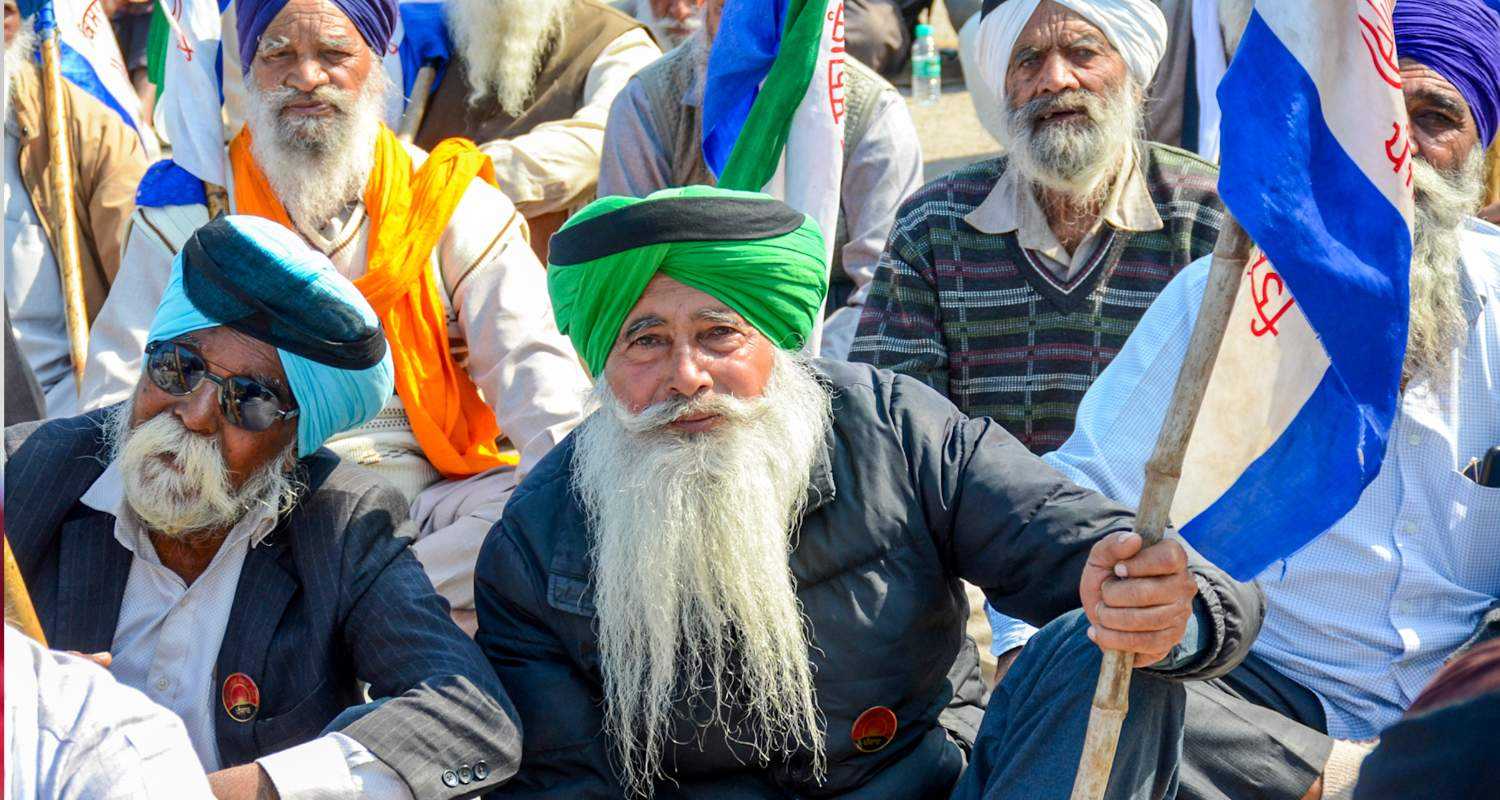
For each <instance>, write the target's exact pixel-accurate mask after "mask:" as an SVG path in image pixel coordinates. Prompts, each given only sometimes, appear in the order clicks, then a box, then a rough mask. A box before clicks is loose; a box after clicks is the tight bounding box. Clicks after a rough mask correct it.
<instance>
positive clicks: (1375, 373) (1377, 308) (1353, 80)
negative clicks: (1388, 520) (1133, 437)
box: [1172, 0, 1412, 579]
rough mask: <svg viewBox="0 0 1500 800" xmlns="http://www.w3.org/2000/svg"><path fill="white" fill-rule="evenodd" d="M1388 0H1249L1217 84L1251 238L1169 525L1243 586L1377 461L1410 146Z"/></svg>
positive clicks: (1400, 286)
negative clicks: (1245, 22)
mask: <svg viewBox="0 0 1500 800" xmlns="http://www.w3.org/2000/svg"><path fill="white" fill-rule="evenodd" d="M1394 4H1395V0H1347V1H1346V2H1337V3H1308V2H1306V0H1258V2H1256V4H1255V11H1254V13H1253V15H1252V16H1251V18H1250V23H1249V27H1248V28H1247V29H1246V31H1245V35H1244V38H1243V39H1242V40H1241V42H1240V46H1239V50H1238V51H1237V52H1236V54H1235V58H1234V62H1233V64H1232V65H1231V66H1230V68H1229V71H1228V73H1227V74H1226V75H1225V77H1224V80H1223V82H1222V83H1221V84H1220V85H1219V89H1218V100H1219V106H1220V108H1221V110H1222V114H1223V120H1224V124H1223V126H1222V128H1221V131H1220V134H1221V147H1222V158H1223V163H1222V171H1221V172H1220V177H1219V193H1220V195H1221V196H1222V197H1223V199H1224V203H1225V205H1226V206H1227V207H1228V208H1229V210H1230V211H1231V212H1232V213H1233V214H1234V217H1235V218H1236V219H1237V220H1238V221H1239V222H1240V224H1241V225H1242V226H1243V227H1244V229H1245V230H1246V232H1248V233H1249V234H1250V237H1251V238H1252V239H1253V240H1254V241H1255V242H1256V243H1257V245H1258V246H1257V248H1256V249H1255V250H1254V251H1253V252H1252V257H1251V259H1250V263H1249V265H1248V268H1247V269H1246V272H1245V275H1244V277H1243V279H1242V280H1241V284H1240V289H1239V296H1238V298H1237V299H1236V301H1235V306H1234V310H1233V313H1232V316H1231V317H1230V320H1229V326H1228V329H1227V330H1226V332H1225V337H1224V343H1223V346H1222V350H1221V351H1220V354H1219V357H1218V361H1217V362H1216V365H1215V367H1214V371H1213V375H1212V379H1211V380H1210V383H1209V387H1208V391H1207V394H1206V396H1205V398H1204V404H1203V407H1202V410H1201V412H1200V415H1199V418H1198V424H1197V427H1196V428H1195V429H1194V431H1193V435H1192V438H1191V440H1190V444H1189V447H1188V451H1187V454H1186V463H1185V465H1184V468H1183V472H1182V474H1183V480H1182V483H1181V484H1180V486H1179V488H1178V491H1177V495H1176V498H1175V501H1174V504H1173V508H1172V519H1173V521H1174V523H1175V524H1177V525H1178V526H1179V528H1180V529H1181V531H1182V533H1183V535H1184V537H1185V538H1187V539H1188V541H1190V542H1191V543H1192V544H1193V545H1194V546H1195V547H1197V548H1198V550H1199V551H1200V552H1202V553H1203V555H1205V556H1206V557H1208V558H1209V559H1210V560H1212V561H1213V562H1214V563H1216V564H1218V565H1219V566H1220V567H1222V568H1224V569H1225V570H1226V571H1228V572H1229V573H1230V574H1232V575H1234V576H1235V577H1236V578H1240V579H1249V578H1251V577H1253V576H1255V575H1256V574H1257V573H1258V572H1260V570H1261V569H1263V568H1264V567H1266V566H1268V565H1269V564H1271V563H1272V562H1274V561H1275V560H1277V559H1280V558H1284V557H1286V556H1288V555H1290V554H1291V553H1292V552H1294V551H1295V550H1297V549H1298V548H1300V547H1301V546H1302V545H1304V544H1306V543H1308V542H1309V541H1311V540H1312V539H1313V538H1315V537H1316V536H1317V535H1318V534H1320V533H1322V532H1323V531H1325V530H1327V529H1328V528H1329V527H1330V526H1331V525H1333V524H1334V523H1335V522H1337V521H1338V520H1339V519H1340V518H1342V517H1343V516H1344V515H1345V514H1347V513H1348V512H1349V511H1350V509H1352V508H1353V507H1354V504H1355V503H1356V502H1357V501H1358V499H1359V496H1360V494H1361V493H1362V492H1363V490H1364V488H1365V486H1366V485H1368V484H1369V483H1370V481H1372V480H1374V478H1375V476H1376V474H1377V473H1379V471H1380V465H1381V460H1382V458H1383V456H1384V454H1385V444H1386V439H1387V436H1388V434H1389V431H1390V427H1391V424H1392V420H1393V417H1394V415H1395V413H1396V408H1397V402H1398V391H1399V385H1400V381H1401V370H1402V362H1403V358H1404V355H1405V348H1406V335H1407V334H1406V330H1407V306H1408V286H1407V276H1408V271H1409V269H1410V263H1411V249H1412V234H1411V230H1412V223H1411V219H1412V192H1411V181H1412V164H1411V158H1412V152H1411V145H1410V142H1409V139H1408V130H1407V118H1406V110H1405V105H1404V102H1403V100H1402V95H1401V89H1400V82H1401V78H1400V72H1399V70H1398V66H1397V55H1396V52H1395V39H1394V36H1393V35H1392V28H1391V10H1392V8H1393V7H1394Z"/></svg>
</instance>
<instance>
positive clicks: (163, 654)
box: [79, 463, 411, 800]
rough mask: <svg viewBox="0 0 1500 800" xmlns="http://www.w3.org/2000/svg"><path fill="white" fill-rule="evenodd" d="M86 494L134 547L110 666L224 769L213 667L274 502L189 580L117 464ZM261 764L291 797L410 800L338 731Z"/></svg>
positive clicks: (212, 765) (390, 773)
mask: <svg viewBox="0 0 1500 800" xmlns="http://www.w3.org/2000/svg"><path fill="white" fill-rule="evenodd" d="M79 502H81V503H83V504H84V505H86V506H88V507H89V508H92V509H94V510H96V511H102V512H104V513H106V514H110V515H112V516H114V518H115V531H114V533H115V540H116V541H118V542H119V543H120V545H121V546H123V547H124V548H125V549H126V550H129V551H130V552H131V554H132V555H133V558H132V559H131V561H130V577H129V578H128V579H127V580H126V583H125V595H124V597H123V598H122V599H121V602H120V617H119V619H118V620H117V621H116V623H115V637H114V643H113V644H112V645H111V646H110V654H111V655H112V656H113V657H114V661H113V663H112V664H111V665H110V672H111V673H112V674H113V675H114V676H115V677H116V678H117V679H119V680H120V682H122V683H124V684H126V685H128V686H132V687H135V688H136V689H139V690H141V691H142V692H144V693H145V694H146V696H147V697H148V698H150V699H151V700H152V701H154V702H156V703H158V704H160V705H162V706H164V707H166V708H167V709H168V710H170V711H172V712H173V713H175V714H176V715H177V716H178V717H179V718H181V720H182V722H183V724H184V725H185V726H186V727H187V733H188V739H189V740H190V741H191V742H192V744H193V749H194V750H196V751H197V753H198V759H199V761H201V762H202V769H203V771H205V772H214V771H216V770H218V769H220V768H221V766H222V764H221V763H220V761H219V746H218V738H217V736H216V735H215V733H214V717H215V714H218V713H224V712H223V711H222V709H220V707H219V689H220V687H218V686H216V685H214V666H215V663H216V662H217V661H218V657H219V649H220V646H221V645H222V644H223V641H224V630H225V628H226V627H227V626H228V624H229V612H230V610H231V609H232V608H233V607H234V600H235V594H236V590H237V588H238V586H239V578H240V570H241V568H243V567H244V565H245V555H246V554H247V553H249V552H250V548H252V547H256V546H258V545H259V544H260V543H261V542H262V541H263V540H264V539H265V538H266V536H267V535H268V534H270V533H271V531H272V530H274V529H275V527H276V514H275V511H274V510H273V509H270V508H266V507H263V508H257V509H253V510H251V511H250V512H249V513H248V514H246V515H245V517H244V518H243V519H241V520H240V521H239V522H238V523H236V524H235V526H234V528H233V529H231V530H230V532H229V535H228V536H227V537H226V538H225V540H224V543H223V544H222V545H220V546H219V550H218V552H217V553H215V554H214V557H213V559H212V560H211V561H210V562H209V564H208V568H207V569H205V570H204V571H203V574H202V575H199V576H198V578H197V579H196V580H194V581H193V582H192V584H191V585H189V584H187V583H185V582H183V580H182V578H181V577H180V576H178V575H177V573H175V572H173V571H172V570H170V569H168V568H167V567H165V566H163V565H162V563H161V559H160V558H158V557H157V553H156V547H155V546H154V545H153V544H152V543H151V539H150V537H149V536H148V535H147V533H146V530H145V529H144V528H143V527H142V526H141V524H140V523H139V521H137V519H136V517H135V515H134V513H132V512H131V511H130V510H129V508H128V506H127V505H126V503H125V493H124V483H123V479H122V477H121V475H120V471H119V469H118V468H117V467H116V466H115V464H114V463H111V464H110V465H109V466H108V467H106V468H105V470H104V472H103V473H102V474H101V475H100V476H99V478H98V480H96V481H94V483H93V485H92V486H90V487H89V490H88V491H87V492H85V493H84V494H83V497H81V498H79ZM258 763H259V764H260V765H261V766H262V767H263V768H264V769H265V771H266V773H267V774H268V775H269V776H270V778H271V781H272V783H274V784H276V788H277V791H278V792H279V793H280V794H281V797H282V798H283V800H311V799H312V798H317V800H325V799H327V800H333V799H334V798H339V799H340V800H342V799H343V798H348V799H349V800H354V798H359V797H371V798H391V799H392V800H408V799H409V798H410V797H411V792H410V790H409V789H408V788H407V786H406V783H405V782H404V781H403V780H402V779H401V778H400V776H398V775H397V774H396V773H395V771H394V770H392V769H391V768H390V767H388V766H386V765H385V763H384V762H382V761H380V760H379V759H378V758H376V757H375V756H374V755H372V754H371V753H370V752H369V751H368V750H366V749H365V748H364V746H363V745H361V744H359V742H357V741H355V740H353V739H350V738H349V737H347V736H344V735H343V734H340V733H331V734H327V735H325V736H323V737H321V738H319V739H315V740H313V741H311V742H307V743H304V744H301V745H298V746H296V747H292V748H289V749H287V750H284V751H282V752H279V753H273V754H271V755H268V756H265V757H263V758H261V759H259V761H258Z"/></svg>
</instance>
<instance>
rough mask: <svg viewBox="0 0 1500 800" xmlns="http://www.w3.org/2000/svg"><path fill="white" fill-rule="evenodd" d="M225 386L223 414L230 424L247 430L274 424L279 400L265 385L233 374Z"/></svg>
mask: <svg viewBox="0 0 1500 800" xmlns="http://www.w3.org/2000/svg"><path fill="white" fill-rule="evenodd" d="M228 384H229V385H228V386H227V387H225V388H226V394H227V397H226V398H225V399H226V402H225V406H226V407H225V409H224V416H225V417H226V418H227V419H228V420H229V422H230V423H231V424H234V425H238V426H240V427H241V428H244V429H245V430H247V431H263V430H265V429H267V428H269V427H271V426H272V425H275V424H276V420H277V419H278V418H279V417H280V415H281V400H280V399H279V398H278V397H277V396H276V393H275V392H273V391H271V390H270V389H268V388H266V387H265V386H263V385H261V384H260V383H257V382H256V381H253V380H250V379H249V378H241V377H239V376H235V377H233V378H230V379H229V381H228Z"/></svg>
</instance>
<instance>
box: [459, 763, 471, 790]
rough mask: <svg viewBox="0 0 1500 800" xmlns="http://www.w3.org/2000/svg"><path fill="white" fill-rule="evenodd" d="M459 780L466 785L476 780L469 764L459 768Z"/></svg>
mask: <svg viewBox="0 0 1500 800" xmlns="http://www.w3.org/2000/svg"><path fill="white" fill-rule="evenodd" d="M458 782H459V783H462V784H464V785H468V784H470V783H473V782H474V771H473V770H471V769H469V767H468V765H467V764H465V765H464V766H462V767H459V768H458Z"/></svg>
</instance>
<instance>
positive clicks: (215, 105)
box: [156, 0, 239, 186]
mask: <svg viewBox="0 0 1500 800" xmlns="http://www.w3.org/2000/svg"><path fill="white" fill-rule="evenodd" d="M161 2H162V7H163V9H164V10H165V12H166V15H165V16H166V20H167V23H168V27H169V28H170V34H169V35H168V36H167V37H166V41H165V42H164V46H165V53H164V54H163V55H162V57H161V58H162V63H163V64H164V65H165V67H164V69H163V72H164V75H165V83H164V85H163V86H162V87H161V96H160V98H159V99H158V100H157V103H156V126H157V129H158V130H160V131H161V132H162V134H163V136H164V137H165V138H166V140H167V141H168V142H170V143H171V145H172V160H173V161H174V162H175V163H176V165H177V166H179V167H181V168H182V169H184V170H187V171H188V172H189V173H191V174H192V175H193V176H194V177H196V178H198V180H201V181H204V182H206V183H212V184H217V185H219V186H223V185H225V181H226V180H227V178H226V176H227V170H228V155H227V152H226V150H225V146H224V143H225V141H226V138H225V113H224V105H225V91H224V76H225V75H226V74H227V73H226V70H225V67H224V58H225V54H226V53H229V52H233V51H234V45H235V42H234V41H229V42H226V41H224V39H225V37H226V36H232V35H233V33H234V5H233V3H232V0H161ZM234 76H235V77H236V78H238V77H239V72H238V70H236V71H235V72H234Z"/></svg>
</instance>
